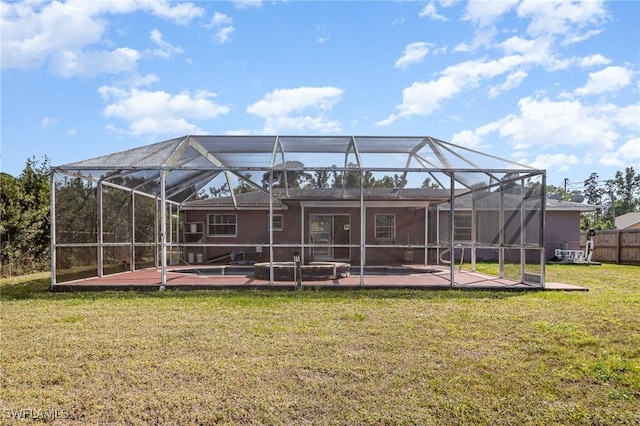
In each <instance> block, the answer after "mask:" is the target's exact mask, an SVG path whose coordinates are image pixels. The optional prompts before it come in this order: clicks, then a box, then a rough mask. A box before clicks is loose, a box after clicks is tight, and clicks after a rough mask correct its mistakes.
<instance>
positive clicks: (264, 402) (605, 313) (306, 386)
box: [0, 265, 640, 425]
mask: <svg viewBox="0 0 640 426" xmlns="http://www.w3.org/2000/svg"><path fill="white" fill-rule="evenodd" d="M492 267H493V266H492V265H481V268H488V269H490V268H492ZM638 272H640V268H638V267H628V266H614V265H602V266H599V267H573V269H572V268H571V267H566V266H564V265H553V266H550V267H549V268H548V270H547V275H548V277H549V280H553V281H561V282H567V283H574V284H581V285H586V286H587V287H588V288H589V290H590V291H589V292H587V293H563V292H549V293H546V292H536V293H512V292H502V293H500V292H472V291H458V290H448V291H426V290H423V291H405V290H402V291H394V290H375V291H354V292H348V291H347V292H322V291H303V292H298V293H296V292H268V291H267V292H260V291H251V292H233V291H222V292H220V291H209V292H179V291H176V292H164V293H159V292H154V293H135V292H104V293H74V294H58V293H48V292H46V291H41V289H40V285H42V283H41V282H39V281H38V279H34V278H30V280H31V281H25V282H22V283H20V282H18V283H16V282H14V283H7V282H5V281H3V282H2V283H0V297H1V298H2V299H3V300H2V303H1V304H0V321H1V327H2V328H1V329H2V343H1V349H2V350H1V352H0V368H1V371H0V376H1V379H0V380H1V381H2V394H1V397H0V409H1V410H2V411H0V415H1V416H2V417H3V422H8V423H11V422H12V421H14V420H16V419H17V418H18V417H19V414H20V413H23V414H25V416H23V417H27V415H29V416H31V417H35V418H39V419H45V418H47V416H48V419H49V420H54V421H55V418H56V417H57V418H58V421H59V423H63V424H74V423H75V424H87V423H88V424H97V423H116V424H149V423H153V424H161V423H165V424H171V423H174V424H175V423H178V424H211V423H223V424H238V423H240V424H242V423H246V424H292V423H293V424H354V423H355V424H443V425H445V424H446V425H449V424H491V425H493V424H505V425H508V424H514V425H516V424H517V425H520V424H625V423H626V424H638V423H640V415H639V414H638V413H639V410H638V407H639V406H640V345H639V344H638V336H639V335H640V325H639V322H638V317H637V315H638V312H639V311H640V278H638V277H639V276H640V274H639V273H638ZM41 279H42V280H45V281H46V278H41ZM34 280H35V281H34ZM45 288H46V287H45ZM29 289H31V290H29ZM20 410H23V411H20ZM38 416H39V417H38ZM16 422H18V421H17V420H16Z"/></svg>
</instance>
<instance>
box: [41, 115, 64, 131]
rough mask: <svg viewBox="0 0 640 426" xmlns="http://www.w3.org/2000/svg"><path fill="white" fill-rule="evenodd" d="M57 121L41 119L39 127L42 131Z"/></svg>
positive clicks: (47, 118) (54, 119)
mask: <svg viewBox="0 0 640 426" xmlns="http://www.w3.org/2000/svg"><path fill="white" fill-rule="evenodd" d="M58 121H59V120H58V119H57V118H52V117H43V118H42V120H40V127H42V128H43V129H48V128H49V126H51V125H52V124H55V123H57V122H58Z"/></svg>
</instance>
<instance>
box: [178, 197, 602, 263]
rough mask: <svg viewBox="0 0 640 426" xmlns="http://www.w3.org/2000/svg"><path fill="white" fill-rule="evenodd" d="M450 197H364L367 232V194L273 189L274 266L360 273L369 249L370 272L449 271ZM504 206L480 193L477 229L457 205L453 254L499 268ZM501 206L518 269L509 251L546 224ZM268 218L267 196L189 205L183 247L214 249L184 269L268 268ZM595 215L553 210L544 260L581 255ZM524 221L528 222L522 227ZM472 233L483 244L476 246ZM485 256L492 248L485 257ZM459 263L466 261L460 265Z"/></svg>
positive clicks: (462, 200) (569, 207) (562, 206)
mask: <svg viewBox="0 0 640 426" xmlns="http://www.w3.org/2000/svg"><path fill="white" fill-rule="evenodd" d="M449 197H450V192H449V191H448V190H443V189H408V188H404V189H399V188H394V189H390V188H366V189H364V190H363V200H362V203H363V207H364V211H365V213H364V214H363V216H362V218H363V221H364V225H363V224H362V223H361V222H360V221H361V215H360V190H359V189H356V188H345V189H341V188H316V189H288V190H285V189H280V188H274V189H273V202H272V203H271V209H272V226H273V246H274V252H273V255H274V256H273V257H274V260H276V261H288V260H291V259H292V257H293V254H294V252H298V251H299V250H301V248H302V250H303V260H304V261H305V262H309V261H313V260H323V261H346V262H350V263H352V264H359V262H360V247H361V242H362V243H363V244H362V245H363V246H364V248H365V262H366V264H369V265H399V264H407V263H414V264H434V263H439V262H440V261H446V260H448V259H449V255H448V254H447V253H446V251H447V250H446V245H447V243H448V242H449V232H448V229H449V228H448V223H449V219H448V217H449V212H450V204H449V202H448V200H449ZM499 198H500V194H499V193H497V192H484V193H479V194H478V195H477V196H476V201H475V203H476V206H475V209H476V218H475V221H473V220H472V201H473V199H472V197H471V196H470V195H469V194H466V195H462V196H460V197H457V198H456V200H455V206H456V212H455V216H454V217H455V222H454V241H455V244H456V245H469V246H471V247H476V250H477V251H476V256H477V258H478V259H486V260H495V259H497V258H498V249H497V247H499V246H500V235H501V232H500V227H499V223H500V221H499V216H500V215H499V205H500V204H499V203H500V201H499ZM502 198H503V205H504V207H505V210H504V216H505V226H504V227H503V229H504V232H503V233H502V238H503V244H502V245H503V246H505V247H507V248H506V250H505V253H506V257H507V260H509V259H516V258H518V256H519V248H512V249H510V248H509V247H510V246H514V247H515V246H517V245H519V244H520V242H521V238H522V236H521V234H520V230H521V229H524V230H525V232H524V241H525V242H531V243H536V242H537V241H539V237H540V232H539V229H540V227H539V226H537V225H538V222H539V220H540V214H539V210H538V209H536V208H535V207H536V206H535V205H533V204H535V202H532V203H533V204H532V205H531V206H526V203H525V209H521V208H520V207H521V203H520V198H519V197H518V196H514V195H513V194H508V193H507V194H504V196H503V197H502ZM269 208H270V204H269V195H268V194H267V193H264V192H261V191H253V192H248V193H243V194H237V195H236V196H235V204H234V200H233V199H232V197H223V198H213V199H205V200H196V201H189V202H186V203H184V204H183V205H182V207H181V209H182V211H183V212H184V214H185V230H186V233H185V235H184V238H185V239H184V242H185V243H189V242H201V243H204V244H208V245H209V246H207V247H202V246H199V247H190V248H188V250H187V251H188V254H187V257H186V258H185V259H186V260H187V261H188V263H202V262H212V263H214V262H229V261H234V262H254V261H261V260H265V259H268V258H269V253H268V252H267V250H268V249H269V246H270V233H269ZM594 209H595V206H589V205H584V204H579V203H574V202H569V201H559V200H550V199H548V200H547V203H546V209H545V210H546V213H545V222H546V226H547V232H546V233H545V253H546V254H545V256H546V259H551V258H552V257H553V256H554V251H555V249H556V248H570V249H579V245H580V213H581V212H584V211H592V210H594ZM521 212H524V213H526V215H522V216H523V217H521ZM525 216H526V217H525ZM521 220H522V224H525V226H524V227H522V226H521ZM474 228H475V229H476V232H475V237H474V236H472V235H473V232H472V229H474ZM191 230H193V231H194V232H191ZM362 230H364V233H363V232H362ZM361 239H362V241H361ZM425 242H426V243H425ZM425 246H427V247H426V248H425ZM429 246H431V247H429ZM485 246H487V247H489V246H490V247H491V248H483V247H485ZM441 256H442V257H441ZM459 256H460V252H459V251H458V253H457V255H456V257H458V258H459ZM467 259H469V257H467ZM198 260H200V261H201V262H198Z"/></svg>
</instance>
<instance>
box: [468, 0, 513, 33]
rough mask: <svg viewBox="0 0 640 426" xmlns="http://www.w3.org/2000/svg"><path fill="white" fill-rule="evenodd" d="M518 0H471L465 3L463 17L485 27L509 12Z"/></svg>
mask: <svg viewBox="0 0 640 426" xmlns="http://www.w3.org/2000/svg"><path fill="white" fill-rule="evenodd" d="M517 2H518V0H501V1H486V0H471V1H469V2H468V3H467V8H466V11H465V15H464V19H465V20H469V21H472V22H474V23H475V24H477V25H478V26H481V27H485V26H489V25H492V24H493V23H494V22H496V21H497V20H498V18H499V17H500V16H502V15H504V14H505V13H507V12H509V11H510V10H511V9H512V8H513V7H514V6H515V5H516V3H517Z"/></svg>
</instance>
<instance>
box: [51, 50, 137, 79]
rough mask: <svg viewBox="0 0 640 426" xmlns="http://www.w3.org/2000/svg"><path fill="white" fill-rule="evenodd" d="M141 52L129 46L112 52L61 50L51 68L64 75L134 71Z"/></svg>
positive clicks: (88, 75)
mask: <svg viewBox="0 0 640 426" xmlns="http://www.w3.org/2000/svg"><path fill="white" fill-rule="evenodd" d="M139 59H140V54H139V53H138V52H137V51H136V50H133V49H129V48H128V47H120V48H118V49H115V50H112V51H111V52H108V51H104V50H98V51H82V52H78V51H69V50H65V51H61V52H57V53H55V54H54V55H53V56H52V57H51V64H50V67H51V70H52V71H53V72H54V73H55V74H58V75H60V76H63V77H75V76H79V77H94V76H96V75H98V74H102V73H120V72H125V73H130V72H133V71H134V70H135V69H136V67H137V65H138V60H139Z"/></svg>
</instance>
